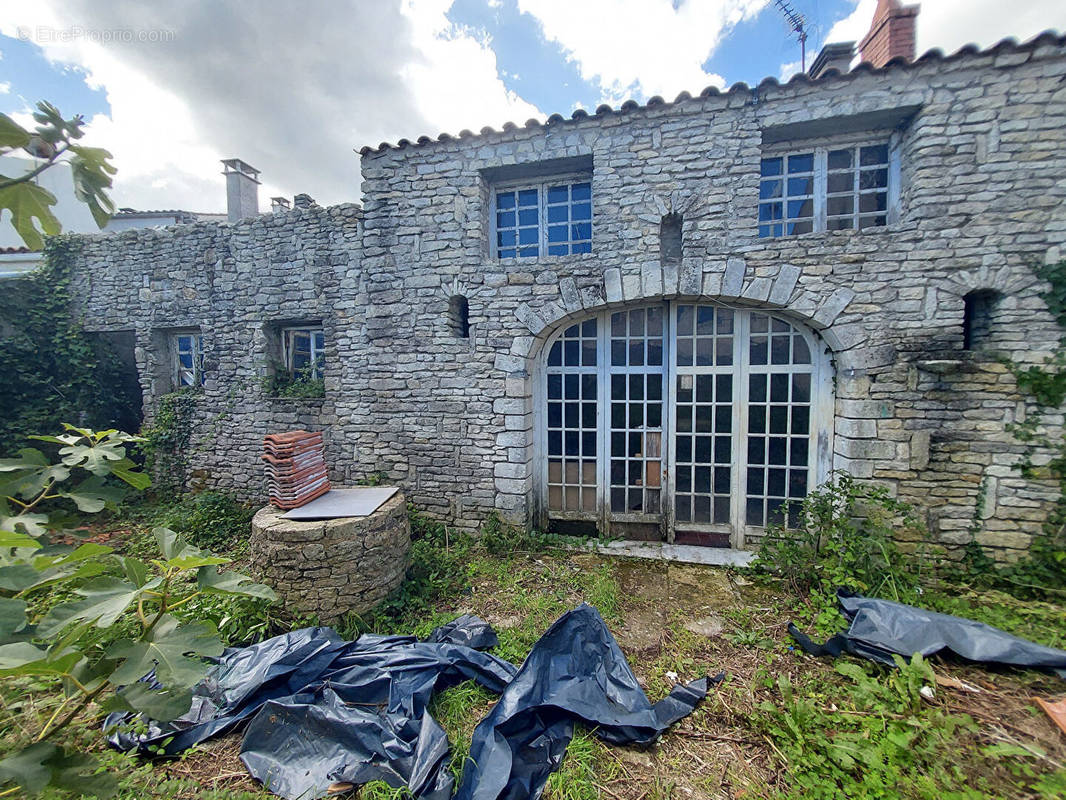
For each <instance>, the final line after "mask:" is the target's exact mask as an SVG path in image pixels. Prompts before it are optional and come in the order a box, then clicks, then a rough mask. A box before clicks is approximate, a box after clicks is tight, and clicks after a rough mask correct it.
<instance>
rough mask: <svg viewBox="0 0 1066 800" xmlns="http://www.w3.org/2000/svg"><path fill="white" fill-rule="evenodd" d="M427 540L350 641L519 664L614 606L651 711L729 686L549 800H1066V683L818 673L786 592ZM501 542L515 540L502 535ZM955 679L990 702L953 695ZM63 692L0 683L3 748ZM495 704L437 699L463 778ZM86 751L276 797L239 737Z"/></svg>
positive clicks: (1007, 621)
mask: <svg viewBox="0 0 1066 800" xmlns="http://www.w3.org/2000/svg"><path fill="white" fill-rule="evenodd" d="M154 519H155V517H153V515H152V514H151V513H149V512H147V511H144V512H142V516H141V518H140V519H139V520H138V521H137V524H136V525H134V526H127V527H132V528H133V530H132V532H127V533H126V534H123V536H124V537H125V539H124V540H125V541H127V542H129V543H131V544H132V546H136V543H137V541H139V539H138V537H139V536H141V535H142V534H141V533H140V531H141V530H142V529H144V528H147V527H150V525H151V524H153V522H154ZM416 530H417V536H418V541H417V542H416V544H415V550H414V555H413V558H414V561H415V563H414V565H413V569H412V572H411V575H412V579H411V580H410V581H409V583H408V585H406V586H405V587H404V588H403V590H402V591H401V592H400V593H399V594H398V595H397V597H396V598H393V602H391V603H387V604H385V605H384V606H383V607H382V609H380V610H379V611H378V612H376V613H375V614H371V615H367V616H366V617H365V618H360V619H356V618H352V619H349V620H346V621H345V624H344V626H342V631H343V632H344V633H345V635H348V636H355V635H358V633H359V632H360V631H361V630H368V629H373V630H382V631H395V632H405V633H414V634H416V635H419V636H425V635H426V634H428V633H429V632H430V630H432V629H433V628H434V627H436V626H437V625H439V624H442V623H444V622H446V621H448V620H450V619H453V618H454V617H456V616H458V615H459V614H462V613H475V614H478V615H479V616H481V617H483V618H485V619H487V620H488V621H489V622H490V623H492V624H493V625H494V627H495V628H496V629H497V632H498V634H499V638H500V645H499V647H498V648H497V650H496V651H495V652H496V653H497V654H498V655H500V656H501V657H503V658H506V659H508V660H510V661H513V662H515V663H519V662H521V661H522V660H523V659H524V658H525V656H526V655H527V654H528V653H529V650H530V648H531V647H532V646H533V644H534V643H535V642H536V641H537V639H538V638H540V636H541V635H542V634H543V633H544V631H545V630H546V629H547V628H548V627H549V626H550V625H551V624H552V623H553V622H554V621H555V620H556V619H557V618H558V616H559V615H560V614H561V613H563V612H564V611H566V610H567V609H570V608H573V607H574V606H576V605H577V604H578V603H580V602H583V601H584V602H588V603H590V604H592V605H594V606H596V607H597V608H598V609H599V610H600V612H601V614H602V615H603V616H604V618H605V620H606V621H607V623H608V626H609V627H610V628H611V630H612V632H613V633H614V634H615V635H616V637H617V638H618V640H619V643H620V646H621V647H622V649H623V651H624V652H625V653H626V655H627V657H628V658H629V660H630V663H631V664H632V666H633V668H634V671H635V672H636V674H637V676H638V678H639V679H640V680H641V682H642V685H643V686H644V687H645V690H646V691H647V693H648V696H649V698H650V699H651V700H652V701H655V700H657V699H659V698H661V697H663V696H664V695H665V694H666V693H667V692H669V691H670V689H671V687H672V686H674V684H675V683H676V682H678V681H688V680H692V679H694V678H696V677H699V676H701V675H715V674H717V673H719V672H720V671H723V670H724V671H726V673H727V674H726V677H725V679H724V680H723V681H722V682H721V683H720V684H719V685H718V686H717V687H716V688H714V689H713V690H712V691H711V693H710V694H709V696H708V698H707V700H706V701H705V702H704V703H703V704H702V705H701V706H700V707H699V708H698V709H697V710H696V711H695V712H694V713H693V714H692V715H691V716H689V717H687V718H686V719H684V720H682V721H681V722H680V723H678V725H676V726H675V727H674V728H673V729H672V730H671V731H670V732H668V733H667V734H666V735H665V736H664V737H663V738H662V740H661V741H660V742H658V743H657V744H656V745H653V746H652V747H650V748H624V747H609V746H606V745H604V744H603V743H602V742H600V741H599V739H598V738H597V737H596V736H595V733H594V732H593V731H587V730H579V731H578V733H577V735H576V736H575V738H574V741H573V742H572V743H571V745H570V747H569V748H568V750H567V753H566V756H565V757H564V760H563V763H562V766H561V769H560V770H559V771H558V772H556V773H555V774H553V775H552V776H551V779H550V780H549V783H548V787H547V790H546V792H545V797H546V798H548V800H585V798H610V800H666V799H667V798H671V799H676V800H692V798H718V797H723V798H725V797H729V798H740V797H744V798H755V797H759V798H772V799H773V800H786V799H789V798H797V800H798V799H799V798H802V799H803V800H818V798H820V797H845V796H846V797H849V798H882V797H883V798H889V797H902V798H936V800H955V799H960V800H969V799H970V798H979V797H996V798H1011V799H1012V800H1023V799H1024V800H1031V798H1053V797H1062V796H1063V794H1064V792H1066V771H1064V770H1063V766H1062V765H1063V764H1064V763H1066V737H1063V736H1062V735H1061V733H1060V732H1059V731H1058V730H1057V729H1056V728H1054V727H1053V726H1052V724H1051V723H1050V722H1049V721H1048V720H1047V719H1046V718H1045V717H1044V715H1043V714H1042V713H1041V712H1040V711H1039V710H1038V709H1037V708H1036V707H1035V704H1034V703H1033V701H1032V697H1033V696H1034V695H1037V696H1042V697H1055V696H1057V695H1060V694H1062V693H1063V689H1064V685H1063V684H1062V682H1061V681H1059V680H1057V679H1055V678H1053V677H1050V676H1048V675H1045V674H1042V673H1036V672H1022V671H1013V670H1002V669H1001V670H985V669H980V668H978V667H974V666H970V665H964V664H960V663H957V662H950V661H939V660H934V661H932V662H931V663H930V665H929V668H930V669H931V672H923V671H922V670H921V669H920V668H919V667H918V666H915V667H913V668H911V667H908V668H907V669H906V670H903V671H889V670H884V669H882V668H880V667H876V666H874V665H870V664H865V663H862V662H858V661H855V660H852V659H843V660H841V661H839V662H836V663H833V662H828V661H819V660H815V659H812V658H810V657H808V656H806V655H804V654H802V653H801V652H799V651H798V650H797V649H796V648H794V647H793V645H792V642H791V640H790V638H789V636H788V634H787V632H786V629H785V627H786V624H787V622H788V620H789V619H790V618H795V619H802V618H807V619H810V615H806V617H805V616H804V614H803V613H801V612H803V611H804V606H803V605H802V603H801V601H799V600H798V599H797V598H796V597H795V596H794V595H792V594H790V593H789V592H788V591H786V589H785V587H784V586H783V585H782V584H779V583H775V582H774V581H772V580H768V579H766V580H764V579H760V580H759V581H758V582H755V581H753V580H752V579H751V578H749V577H746V576H745V575H744V574H741V573H738V572H734V571H727V570H721V569H713V568H704V567H696V566H689V565H677V564H666V563H661V562H638V561H626V560H620V559H608V558H605V557H602V556H599V555H595V554H591V553H567V552H563V551H560V550H552V549H551V548H550V547H549V548H548V549H541V550H539V551H538V550H537V546H538V545H537V543H536V542H530V541H527V540H521V541H520V542H519V545H518V546H515V547H510V548H506V547H502V546H501V547H497V548H496V549H497V552H496V553H490V552H488V551H487V550H486V549H485V548H482V547H476V546H473V545H471V543H470V542H469V541H465V540H462V539H454V538H453V537H450V536H448V535H447V532H445V531H443V529H441V528H439V527H437V526H434V525H433V524H432V523H430V522H428V521H425V520H421V521H420V522H419V523H418V527H417V529H416ZM494 535H496V536H497V538H498V540H499V541H501V542H505V543H506V542H514V541H517V540H516V539H514V538H513V535H512V534H511V533H509V532H507V531H506V530H503V529H497V531H496V532H495V534H494ZM540 546H541V547H542V546H543V543H541V545H540ZM922 604H923V605H926V606H927V607H930V608H934V609H936V610H939V611H945V612H947V613H956V614H962V615H966V616H969V617H971V618H975V619H980V620H982V621H986V622H989V623H991V624H994V625H996V626H998V627H1002V628H1004V629H1006V630H1008V631H1011V632H1014V633H1017V634H1018V635H1021V636H1025V637H1026V638H1031V639H1034V640H1036V641H1039V642H1041V643H1044V644H1048V645H1052V646H1059V647H1061V646H1063V645H1064V644H1066V641H1064V639H1066V606H1061V605H1056V604H1052V603H1035V602H1021V601H1018V600H1015V599H1014V598H1012V597H1010V596H1009V595H1004V594H1002V593H999V592H978V591H974V590H968V589H965V588H959V587H941V588H938V589H936V590H931V591H928V592H927V593H926V594H925V595H923V596H922ZM196 613H202V614H206V615H210V614H215V617H212V618H216V617H219V618H221V617H227V616H228V617H237V618H239V620H240V624H239V625H235V626H234V627H232V628H231V629H230V631H231V633H230V636H229V638H230V640H231V641H232V642H234V643H237V642H240V641H242V639H244V640H247V639H249V638H259V637H261V636H262V635H267V634H269V633H274V632H277V631H278V630H280V629H282V628H285V627H286V626H292V625H299V624H301V623H300V621H295V620H285V619H282V618H278V617H276V616H271V613H272V612H268V611H267V610H265V609H262V608H253V609H248V610H243V611H242V610H240V609H232V608H230V609H221V610H217V609H216V610H212V609H209V608H206V607H205V608H204V609H197V611H196ZM709 619H710V620H717V622H718V623H719V624H720V627H721V629H722V630H721V633H720V634H719V635H714V636H710V637H708V636H706V635H703V634H700V633H696V632H694V631H693V630H690V628H692V627H699V626H698V625H694V623H696V622H702V623H706V622H707V620H709ZM216 621H217V620H216ZM257 626H259V627H257ZM944 678H950V679H956V680H961V681H964V682H966V683H968V684H971V685H973V686H976V687H978V688H980V690H981V691H980V693H978V694H971V693H967V692H964V691H961V690H957V689H953V688H950V687H949V686H945V685H938V681H940V680H942V679H944ZM922 686H929V687H931V688H933V689H934V694H933V696H932V699H925V698H923V697H922V695H921V694H920V692H919V690H920V689H921V687H922ZM58 690H59V687H58V686H57V685H55V684H54V683H52V682H48V681H38V682H29V681H24V680H23V681H18V680H5V681H4V682H3V683H2V684H0V701H2V704H0V750H5V749H7V748H8V746H10V745H11V744H12V743H13V742H14V741H16V740H21V739H24V738H25V737H27V736H31V735H32V734H33V732H34V731H35V730H38V729H39V727H40V725H41V723H42V722H43V720H44V719H47V717H48V716H49V715H50V714H51V712H52V711H53V710H54V708H55V705H56V703H57V702H58V700H59V696H60V695H59V691H58ZM494 700H495V698H494V697H493V696H492V695H491V694H490V693H488V692H487V691H485V690H484V689H481V688H479V687H477V686H476V685H475V684H473V683H471V682H467V683H463V684H460V685H459V686H456V687H454V688H452V689H450V690H448V691H446V692H443V693H441V694H440V695H438V696H437V697H435V698H434V700H433V702H432V704H431V706H430V713H431V714H432V715H433V716H434V718H435V719H437V720H438V722H440V724H441V725H442V726H443V727H444V729H445V731H446V732H447V734H448V738H449V741H450V742H451V745H452V764H451V769H452V771H453V773H455V774H456V775H458V771H459V770H460V768H461V765H462V762H463V759H464V758H465V756H466V753H467V752H468V750H469V746H470V737H471V735H472V733H473V730H474V727H475V726H476V725H477V723H478V722H479V721H480V720H481V719H482V718H484V716H485V715H486V714H487V713H488V711H489V709H490V708H491V707H492V704H493V703H494ZM72 736H74V737H75V738H76V743H77V744H78V745H79V746H80V747H82V748H84V749H88V750H93V751H97V752H101V753H102V754H103V758H104V761H105V763H106V765H107V767H108V769H111V770H113V771H114V772H115V773H116V774H119V775H121V776H122V794H121V795H120V797H121V798H122V800H134V798H137V800H141V798H145V799H146V800H156V799H161V798H174V799H175V800H178V799H179V798H181V799H183V800H184V799H188V800H194V799H199V800H205V799H212V800H213V799H214V798H218V800H221V798H223V797H225V798H237V800H250V799H251V798H262V797H267V796H270V795H268V794H267V793H265V792H264V791H263V790H262V789H261V788H259V787H258V786H256V785H255V784H254V782H252V781H251V780H250V779H249V778H248V777H247V776H246V774H245V772H244V770H243V766H242V765H241V763H240V761H239V759H238V757H237V756H238V751H239V742H240V737H239V735H231V736H228V737H224V738H223V739H220V740H217V741H214V742H210V743H207V744H205V745H202V746H200V747H197V748H194V749H193V750H191V751H189V752H188V753H186V754H185V756H184V757H182V758H180V759H175V760H172V761H166V762H157V763H155V764H152V763H146V762H138V761H136V760H133V759H130V758H128V757H126V756H124V755H121V754H118V753H113V752H108V751H106V750H105V749H104V747H103V743H102V741H101V739H100V735H99V731H98V720H97V719H96V718H93V717H89V716H87V717H86V719H85V725H84V726H81V727H77V728H75V729H73V733H72ZM46 796H47V797H49V798H51V797H57V795H46ZM359 796H360V797H363V798H373V800H385V799H386V798H389V799H390V800H391V798H400V797H403V796H404V792H403V791H402V790H397V789H393V788H391V787H388V786H386V785H385V784H382V783H375V784H368V785H367V786H365V787H362V788H361V789H360V790H359Z"/></svg>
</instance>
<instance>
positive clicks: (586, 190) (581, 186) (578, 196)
mask: <svg viewBox="0 0 1066 800" xmlns="http://www.w3.org/2000/svg"><path fill="white" fill-rule="evenodd" d="M570 190H571V199H573V201H574V202H575V203H576V202H577V201H579V200H591V199H592V184H591V183H575V184H574V185H573V186H571V187H570Z"/></svg>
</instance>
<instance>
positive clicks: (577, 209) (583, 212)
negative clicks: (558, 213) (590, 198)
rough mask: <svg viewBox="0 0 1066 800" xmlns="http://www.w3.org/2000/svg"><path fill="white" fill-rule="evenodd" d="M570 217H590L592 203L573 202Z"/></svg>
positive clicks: (576, 218)
mask: <svg viewBox="0 0 1066 800" xmlns="http://www.w3.org/2000/svg"><path fill="white" fill-rule="evenodd" d="M571 218H572V219H575V220H578V219H592V204H591V203H574V210H573V212H572V215H571Z"/></svg>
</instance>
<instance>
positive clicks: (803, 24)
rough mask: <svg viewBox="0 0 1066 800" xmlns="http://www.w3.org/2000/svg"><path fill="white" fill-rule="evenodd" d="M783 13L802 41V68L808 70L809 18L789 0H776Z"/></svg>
mask: <svg viewBox="0 0 1066 800" xmlns="http://www.w3.org/2000/svg"><path fill="white" fill-rule="evenodd" d="M774 5H776V6H777V7H778V8H779V9H780V10H781V13H782V14H784V15H785V20H786V21H787V22H788V24H789V27H791V28H792V32H793V33H794V34H796V38H797V39H799V43H800V68H801V69H802V70H803V71H804V72H806V71H807V19H806V18H805V17H804V16H803V15H802V14H800V13H799V12H798V11H796V10H795V9H794V8H792V6H791V5H789V2H788V0H774Z"/></svg>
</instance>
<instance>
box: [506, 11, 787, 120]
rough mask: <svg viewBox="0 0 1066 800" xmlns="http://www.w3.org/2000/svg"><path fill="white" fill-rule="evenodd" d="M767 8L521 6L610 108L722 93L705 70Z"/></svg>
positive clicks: (716, 80)
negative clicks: (631, 100) (726, 39)
mask: <svg viewBox="0 0 1066 800" xmlns="http://www.w3.org/2000/svg"><path fill="white" fill-rule="evenodd" d="M767 2H768V0H684V2H677V0H581V1H580V2H575V0H518V6H519V9H520V10H521V11H523V12H525V13H528V14H530V15H532V16H533V17H535V18H536V19H537V21H538V22H539V23H540V25H541V28H542V30H543V32H544V36H545V37H546V38H547V39H549V40H551V41H554V42H556V43H558V44H559V46H560V47H562V48H563V50H564V51H565V52H566V54H567V57H568V58H569V59H570V60H571V61H573V62H574V63H575V64H576V65H577V66H578V69H579V70H580V72H581V77H582V78H583V79H584V80H586V81H590V82H594V83H597V84H598V85H599V86H600V89H601V91H602V94H603V99H604V100H605V101H607V102H618V101H619V100H624V99H626V98H627V97H629V96H631V95H632V96H636V97H638V98H640V99H646V98H647V97H648V96H650V95H656V94H658V95H662V96H663V97H665V98H667V99H673V97H674V96H676V95H677V94H678V92H680V91H681V90H687V91H690V92H698V91H700V90H701V89H703V88H704V87H705V86H708V85H715V86H719V87H721V86H724V85H725V80H724V79H723V78H722V77H721V76H720V75H715V74H713V73H709V72H705V71H704V69H703V63H704V62H705V61H706V60H707V59H708V58H709V57H710V55H711V53H713V52H714V49H715V47H717V45H718V43H719V42H720V41H721V40H722V38H723V36H725V35H726V34H728V32H729V30H730V29H731V28H732V26H734V25H736V24H737V23H738V22H740V21H741V20H744V19H748V18H751V17H754V16H755V15H756V14H757V13H758V12H759V11H760V10H761V9H762V8H763V7H764V6H765V5H766V4H767Z"/></svg>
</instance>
